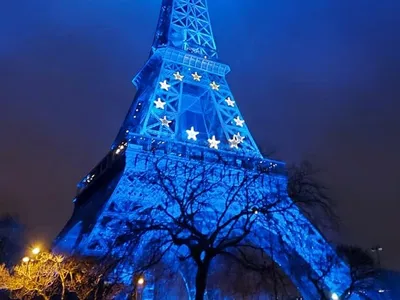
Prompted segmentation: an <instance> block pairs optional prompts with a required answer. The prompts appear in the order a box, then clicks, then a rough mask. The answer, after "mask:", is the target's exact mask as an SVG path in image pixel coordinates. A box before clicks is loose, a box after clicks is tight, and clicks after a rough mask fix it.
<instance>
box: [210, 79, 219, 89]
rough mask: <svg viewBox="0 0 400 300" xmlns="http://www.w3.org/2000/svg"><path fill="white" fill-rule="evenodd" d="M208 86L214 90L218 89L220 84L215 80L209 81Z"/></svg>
mask: <svg viewBox="0 0 400 300" xmlns="http://www.w3.org/2000/svg"><path fill="white" fill-rule="evenodd" d="M210 86H211V88H212V89H213V90H214V91H219V87H220V85H218V84H216V82H215V81H213V82H211V83H210Z"/></svg>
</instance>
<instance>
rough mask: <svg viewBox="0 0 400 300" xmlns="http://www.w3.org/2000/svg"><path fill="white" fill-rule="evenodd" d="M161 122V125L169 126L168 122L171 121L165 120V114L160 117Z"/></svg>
mask: <svg viewBox="0 0 400 300" xmlns="http://www.w3.org/2000/svg"><path fill="white" fill-rule="evenodd" d="M160 121H161V124H162V125H163V126H166V127H169V123H172V121H169V120H167V116H164V118H162V119H160Z"/></svg>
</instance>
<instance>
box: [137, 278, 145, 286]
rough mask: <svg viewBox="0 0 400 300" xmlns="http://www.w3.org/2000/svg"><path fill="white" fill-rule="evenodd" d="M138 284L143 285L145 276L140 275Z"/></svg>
mask: <svg viewBox="0 0 400 300" xmlns="http://www.w3.org/2000/svg"><path fill="white" fill-rule="evenodd" d="M137 283H138V285H143V284H144V278H143V277H140V278H139V279H138V281H137Z"/></svg>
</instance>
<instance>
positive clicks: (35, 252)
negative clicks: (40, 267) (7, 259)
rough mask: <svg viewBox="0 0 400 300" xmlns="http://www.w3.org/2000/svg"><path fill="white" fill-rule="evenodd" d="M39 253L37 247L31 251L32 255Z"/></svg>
mask: <svg viewBox="0 0 400 300" xmlns="http://www.w3.org/2000/svg"><path fill="white" fill-rule="evenodd" d="M39 252H40V248H39V247H35V248H33V249H32V253H33V254H34V255H37V254H39Z"/></svg>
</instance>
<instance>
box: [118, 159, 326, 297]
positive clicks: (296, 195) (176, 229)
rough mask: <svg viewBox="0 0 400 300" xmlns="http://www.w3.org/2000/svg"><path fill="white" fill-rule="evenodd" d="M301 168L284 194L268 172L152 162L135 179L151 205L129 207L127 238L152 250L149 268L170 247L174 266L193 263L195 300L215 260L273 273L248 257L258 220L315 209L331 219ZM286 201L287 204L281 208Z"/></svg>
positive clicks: (282, 182)
mask: <svg viewBox="0 0 400 300" xmlns="http://www.w3.org/2000/svg"><path fill="white" fill-rule="evenodd" d="M307 167H308V168H306V167H304V166H302V167H301V168H299V169H297V170H296V171H294V172H293V173H292V174H291V176H290V177H289V186H286V181H285V180H282V177H279V176H269V175H270V174H269V172H270V169H268V168H265V169H258V170H257V169H249V170H247V169H245V168H242V169H240V170H238V169H235V168H232V167H231V166H229V165H228V164H227V163H225V162H224V161H222V160H219V161H217V162H216V163H215V164H202V163H186V164H183V163H180V162H177V161H172V160H167V159H163V158H161V159H158V160H156V162H155V163H154V167H153V169H150V170H149V169H146V170H145V171H144V172H143V173H141V174H136V175H135V176H136V180H137V183H138V184H140V185H142V186H145V187H146V189H147V190H146V191H145V192H143V193H149V190H148V189H150V192H151V193H152V194H153V195H154V198H153V199H152V200H148V201H147V202H146V203H140V202H139V204H138V205H137V206H136V207H135V211H136V213H137V216H138V217H137V218H136V219H135V220H132V221H131V224H130V226H131V228H130V234H131V238H132V239H135V241H136V242H135V245H137V244H139V243H140V241H142V242H145V243H147V245H150V246H149V248H150V249H157V251H156V254H151V255H152V259H150V260H149V261H150V262H151V261H153V262H154V261H155V263H157V262H159V261H160V260H162V258H163V257H164V256H165V255H166V253H168V251H169V250H170V249H172V248H174V247H175V249H178V250H175V251H176V258H177V259H178V260H179V261H180V262H185V261H187V260H190V261H192V262H194V263H195V266H196V270H195V285H196V300H200V299H203V297H204V294H205V292H206V287H207V280H208V276H209V272H210V266H211V265H212V262H213V261H214V260H215V259H216V258H217V257H227V258H229V259H231V260H234V261H235V262H237V263H239V264H241V265H242V266H244V267H245V268H247V269H249V270H253V271H256V272H268V271H270V270H271V267H272V266H274V268H275V267H276V266H275V265H274V264H272V265H271V264H265V263H264V264H263V263H261V264H260V262H259V261H258V260H254V255H253V257H252V256H251V255H249V253H252V254H254V253H255V252H259V253H263V252H264V251H265V248H264V247H265V245H256V244H254V242H253V241H252V239H251V238H250V237H251V236H252V237H253V236H255V235H257V234H260V235H261V233H259V232H256V230H255V224H257V222H259V220H260V218H261V217H263V218H266V217H267V216H268V215H270V214H273V213H277V212H278V213H280V214H282V215H285V212H287V211H290V210H291V209H292V208H293V207H295V206H300V207H304V208H303V209H304V210H306V211H307V212H308V213H310V212H311V209H312V208H315V207H317V206H319V207H320V209H322V210H323V211H324V212H326V213H327V214H330V213H331V212H330V211H329V209H330V206H329V201H328V200H329V198H328V197H327V196H326V195H325V194H323V193H322V189H319V186H318V184H316V183H315V182H313V181H312V179H311V178H310V177H309V175H310V174H309V172H310V167H309V165H307ZM288 193H289V195H290V196H291V197H292V199H293V201H288V197H287V195H288ZM146 199H148V198H146ZM289 222H292V223H293V222H295V220H293V218H291V221H289ZM293 225H294V226H295V224H293ZM125 239H129V238H127V237H126V236H125ZM149 253H151V251H146V254H149ZM150 264H151V263H150ZM150 264H149V262H147V264H146V266H149V265H150Z"/></svg>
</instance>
